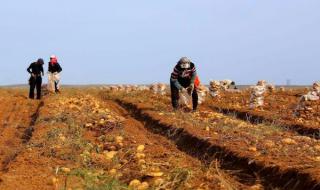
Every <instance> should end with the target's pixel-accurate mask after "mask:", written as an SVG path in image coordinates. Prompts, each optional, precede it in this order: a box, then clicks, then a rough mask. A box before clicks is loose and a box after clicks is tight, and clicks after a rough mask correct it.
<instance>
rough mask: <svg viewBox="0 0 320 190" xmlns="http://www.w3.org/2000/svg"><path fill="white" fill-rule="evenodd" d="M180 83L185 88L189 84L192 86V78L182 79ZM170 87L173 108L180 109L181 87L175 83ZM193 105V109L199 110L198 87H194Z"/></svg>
mask: <svg viewBox="0 0 320 190" xmlns="http://www.w3.org/2000/svg"><path fill="white" fill-rule="evenodd" d="M179 83H180V84H181V86H182V87H184V88H187V87H188V86H190V80H181V81H179ZM170 87H171V102H172V107H173V109H178V108H179V99H180V95H179V89H178V88H177V87H176V86H175V85H174V84H173V83H170ZM192 107H193V110H197V107H198V93H197V89H196V88H194V90H193V92H192Z"/></svg>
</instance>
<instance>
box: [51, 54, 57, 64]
mask: <svg viewBox="0 0 320 190" xmlns="http://www.w3.org/2000/svg"><path fill="white" fill-rule="evenodd" d="M57 62H58V58H57V56H55V55H51V56H50V63H52V64H56V63H57Z"/></svg>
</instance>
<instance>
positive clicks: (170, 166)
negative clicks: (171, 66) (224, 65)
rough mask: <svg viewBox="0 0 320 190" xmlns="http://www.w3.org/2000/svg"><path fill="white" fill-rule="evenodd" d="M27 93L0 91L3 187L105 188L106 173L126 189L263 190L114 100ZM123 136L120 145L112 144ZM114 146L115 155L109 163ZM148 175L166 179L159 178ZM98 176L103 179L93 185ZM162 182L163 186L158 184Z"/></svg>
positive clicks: (27, 189)
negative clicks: (38, 97)
mask: <svg viewBox="0 0 320 190" xmlns="http://www.w3.org/2000/svg"><path fill="white" fill-rule="evenodd" d="M26 93H27V92H26V91H25V90H19V89H16V90H12V89H11V90H1V91H0V95H1V99H0V100H1V101H0V121H1V128H0V133H1V136H0V151H1V155H0V159H1V163H2V165H1V167H2V171H1V173H0V178H1V182H0V189H3V190H13V189H24V190H33V189H44V190H45V189H48V190H51V189H54V190H56V189H92V188H90V187H89V186H90V185H92V184H91V183H94V185H101V183H102V181H103V180H104V177H106V176H107V178H108V179H109V178H112V184H119V186H117V187H115V188H114V189H126V186H127V185H128V184H129V183H130V182H131V181H132V180H133V179H138V180H140V181H143V182H147V183H148V184H149V185H150V188H149V189H151V188H153V189H199V190H200V189H261V188H262V186H261V184H260V183H259V180H257V179H254V180H242V179H243V178H240V177H239V176H238V175H236V174H234V173H233V172H230V171H229V170H226V169H225V168H224V167H222V166H223V165H224V163H220V162H218V161H216V160H208V159H202V158H204V157H203V155H202V156H197V155H195V154H194V153H192V152H189V151H188V150H187V149H186V148H183V147H184V146H180V145H178V146H177V144H175V143H173V142H171V141H170V140H168V139H167V138H166V137H165V136H163V135H161V134H156V133H155V132H154V131H152V130H148V128H149V129H150V125H147V123H145V122H148V121H147V120H146V121H139V120H136V119H135V118H133V117H132V115H131V112H128V111H127V110H126V109H124V108H122V107H121V106H119V105H118V104H117V103H115V102H113V101H111V100H100V99H99V98H100V95H98V92H96V91H93V90H87V89H81V90H77V89H68V90H66V91H64V92H63V93H62V94H60V95H51V96H48V97H45V98H44V99H43V100H42V101H34V100H29V99H27V97H26V96H25V94H26ZM89 94H90V95H89ZM94 94H96V95H95V96H92V95H94ZM88 95H89V96H88ZM95 97H96V98H95ZM105 110H107V111H105ZM101 119H103V120H104V122H103V123H99V122H101ZM87 124H93V126H91V127H87V126H89V125H87ZM119 136H120V137H123V142H122V143H117V142H116V141H115V140H114V139H115V137H119ZM120 144H121V146H120ZM139 145H144V146H145V150H144V152H143V153H144V154H145V158H144V161H145V164H144V165H143V166H145V168H142V165H140V163H138V162H140V161H141V160H138V159H137V158H136V157H135V156H137V155H136V153H137V150H136V149H137V147H138V146H139ZM188 146H189V147H190V148H191V147H192V146H191V145H190V144H188ZM111 149H112V150H113V149H114V150H116V152H117V156H116V157H115V159H113V160H112V161H110V160H105V155H104V154H105V152H112V151H111ZM191 149H192V148H191ZM87 159H89V160H87ZM63 168H67V169H63ZM113 169H115V170H116V171H117V172H116V175H115V174H111V171H112V170H113ZM69 170H70V171H69ZM150 171H151V172H154V171H156V172H158V173H159V172H161V173H163V174H162V175H161V176H159V177H155V176H152V175H151V174H150ZM83 175H85V176H87V175H88V176H89V178H86V177H84V176H83ZM96 175H100V177H98V178H94V179H95V180H93V181H90V180H91V177H92V176H95V177H96ZM159 179H161V180H163V182H162V183H161V184H160V185H158V186H157V185H154V183H155V181H156V180H159ZM88 180H89V181H88ZM99 180H100V181H99ZM101 180H102V181H101ZM105 182H106V181H103V183H105ZM107 182H108V180H107ZM120 184H121V185H120ZM122 187H123V188H122Z"/></svg>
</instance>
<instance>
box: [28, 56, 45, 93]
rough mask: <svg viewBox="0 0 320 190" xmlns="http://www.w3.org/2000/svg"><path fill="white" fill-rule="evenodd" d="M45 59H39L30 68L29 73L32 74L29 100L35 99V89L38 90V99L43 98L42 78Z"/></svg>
mask: <svg viewBox="0 0 320 190" xmlns="http://www.w3.org/2000/svg"><path fill="white" fill-rule="evenodd" d="M43 64H44V61H43V59H41V58H39V59H38V61H37V62H33V63H31V64H30V66H29V67H28V69H27V71H28V73H30V75H31V76H30V79H29V85H30V91H29V98H30V99H33V98H34V89H35V88H36V89H37V99H40V98H41V84H42V77H41V75H43V74H44V72H43Z"/></svg>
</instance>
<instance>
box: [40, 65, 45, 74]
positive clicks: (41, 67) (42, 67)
mask: <svg viewBox="0 0 320 190" xmlns="http://www.w3.org/2000/svg"><path fill="white" fill-rule="evenodd" d="M41 73H42V76H44V71H43V65H41ZM41 73H40V74H41Z"/></svg>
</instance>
